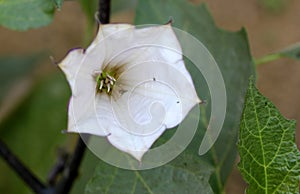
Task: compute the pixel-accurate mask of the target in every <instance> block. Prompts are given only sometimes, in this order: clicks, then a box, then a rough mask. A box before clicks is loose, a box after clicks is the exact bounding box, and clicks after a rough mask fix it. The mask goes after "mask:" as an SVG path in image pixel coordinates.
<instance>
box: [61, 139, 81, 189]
mask: <svg viewBox="0 0 300 194" xmlns="http://www.w3.org/2000/svg"><path fill="white" fill-rule="evenodd" d="M85 150H86V145H85V143H84V141H83V140H82V139H81V137H78V140H77V145H76V148H75V150H74V154H73V155H72V157H71V160H70V162H69V164H68V166H67V168H66V169H65V170H64V172H63V175H62V178H61V179H60V181H59V182H58V183H57V185H56V186H55V187H56V188H55V191H56V192H55V194H66V193H69V192H70V190H71V188H72V185H73V182H74V181H75V179H76V178H77V176H78V170H79V166H80V163H81V161H82V159H83V156H84V152H85Z"/></svg>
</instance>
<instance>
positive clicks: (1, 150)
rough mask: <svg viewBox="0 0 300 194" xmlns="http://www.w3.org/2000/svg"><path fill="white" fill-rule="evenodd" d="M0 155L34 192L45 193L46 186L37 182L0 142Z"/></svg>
mask: <svg viewBox="0 0 300 194" xmlns="http://www.w3.org/2000/svg"><path fill="white" fill-rule="evenodd" d="M0 155H1V156H2V157H3V159H4V160H5V161H6V163H7V164H8V165H9V166H10V167H11V168H12V169H14V171H15V172H16V173H17V174H18V175H19V176H20V177H21V178H22V179H23V181H24V182H25V183H26V184H27V185H28V186H29V187H30V188H31V189H32V190H33V191H34V192H35V193H40V194H42V193H45V191H46V186H45V185H44V184H43V183H42V182H41V181H39V180H38V178H37V177H36V176H34V175H33V173H32V172H31V171H30V170H29V169H28V168H27V167H25V165H24V164H23V163H22V162H21V161H20V160H19V159H18V158H17V157H16V156H15V155H14V154H13V153H12V152H11V151H10V150H9V149H8V147H7V146H6V145H5V143H4V142H2V141H1V140H0Z"/></svg>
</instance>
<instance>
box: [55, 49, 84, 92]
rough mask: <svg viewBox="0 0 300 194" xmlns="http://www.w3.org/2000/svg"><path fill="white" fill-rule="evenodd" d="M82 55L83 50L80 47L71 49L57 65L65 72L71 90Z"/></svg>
mask: <svg viewBox="0 0 300 194" xmlns="http://www.w3.org/2000/svg"><path fill="white" fill-rule="evenodd" d="M83 56H84V50H83V49H81V48H78V49H73V50H71V51H70V52H69V53H68V54H67V56H66V57H65V58H64V59H63V60H62V61H61V62H60V63H59V64H58V66H59V67H60V68H61V69H62V70H63V72H64V73H65V75H66V77H67V80H68V82H69V84H70V87H71V89H72V90H73V88H74V84H75V78H76V74H77V72H78V70H79V69H80V66H81V63H82V60H83Z"/></svg>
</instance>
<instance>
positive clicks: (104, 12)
mask: <svg viewBox="0 0 300 194" xmlns="http://www.w3.org/2000/svg"><path fill="white" fill-rule="evenodd" d="M109 16H110V0H99V5H98V17H99V18H98V19H99V21H100V23H101V24H107V23H109Z"/></svg>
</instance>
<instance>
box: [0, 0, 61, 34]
mask: <svg viewBox="0 0 300 194" xmlns="http://www.w3.org/2000/svg"><path fill="white" fill-rule="evenodd" d="M55 2H56V3H58V4H57V5H60V2H61V1H60V0H55ZM54 11H55V4H54V2H53V0H32V1H27V0H2V1H0V25H2V26H5V27H7V28H10V29H13V30H28V29H29V28H38V27H42V26H46V25H48V24H49V23H50V22H51V21H52V19H53V14H54Z"/></svg>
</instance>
